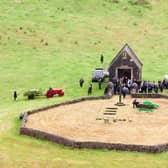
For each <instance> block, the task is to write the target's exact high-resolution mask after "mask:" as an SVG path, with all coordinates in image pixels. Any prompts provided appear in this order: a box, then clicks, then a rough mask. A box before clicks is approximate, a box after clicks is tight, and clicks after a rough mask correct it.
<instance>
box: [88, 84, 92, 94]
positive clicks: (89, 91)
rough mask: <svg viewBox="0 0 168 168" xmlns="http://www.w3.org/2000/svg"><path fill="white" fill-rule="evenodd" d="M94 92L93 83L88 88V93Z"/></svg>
mask: <svg viewBox="0 0 168 168" xmlns="http://www.w3.org/2000/svg"><path fill="white" fill-rule="evenodd" d="M91 94H92V84H90V86H89V88H88V95H91Z"/></svg>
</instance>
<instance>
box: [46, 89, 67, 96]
mask: <svg viewBox="0 0 168 168" xmlns="http://www.w3.org/2000/svg"><path fill="white" fill-rule="evenodd" d="M54 95H58V96H64V91H63V90H62V89H56V88H54V89H53V88H49V90H48V91H47V93H46V96H47V97H48V98H51V97H53V96H54Z"/></svg>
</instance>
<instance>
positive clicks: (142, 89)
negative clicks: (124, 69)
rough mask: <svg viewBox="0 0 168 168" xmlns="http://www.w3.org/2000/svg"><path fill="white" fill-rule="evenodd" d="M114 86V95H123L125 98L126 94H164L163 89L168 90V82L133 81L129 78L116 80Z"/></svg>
mask: <svg viewBox="0 0 168 168" xmlns="http://www.w3.org/2000/svg"><path fill="white" fill-rule="evenodd" d="M113 84H114V94H119V93H120V88H121V93H122V94H123V97H125V96H126V94H133V93H156V94H157V93H158V92H161V93H162V92H163V89H165V88H166V89H168V82H167V81H166V80H163V81H160V80H159V81H157V82H155V81H145V80H144V81H137V80H131V79H128V78H127V77H123V78H121V79H115V80H113Z"/></svg>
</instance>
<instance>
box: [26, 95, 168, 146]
mask: <svg viewBox="0 0 168 168" xmlns="http://www.w3.org/2000/svg"><path fill="white" fill-rule="evenodd" d="M137 100H138V101H140V102H143V101H144V100H150V101H151V102H152V103H155V104H158V105H159V108H158V109H156V110H154V112H138V111H137V109H133V107H132V101H133V99H132V98H130V97H128V96H127V97H126V98H125V100H124V103H125V104H126V106H122V107H117V106H115V105H114V104H115V103H116V102H117V101H118V96H114V97H113V98H112V99H104V100H90V101H82V102H79V103H75V104H69V105H62V106H58V107H55V108H52V109H48V110H44V111H41V112H38V113H34V114H31V115H29V117H28V121H27V123H26V128H32V129H35V130H40V131H43V132H48V133H51V134H55V135H57V136H60V137H65V138H67V139H71V140H75V141H78V142H80V141H82V142H85V141H86V142H90V141H92V142H105V143H121V144H135V145H157V144H163V143H167V142H168V133H167V132H168V110H167V109H168V100H167V99H162V98H160V99H149V98H148V99H137ZM113 107H117V108H118V109H117V110H116V115H104V114H103V113H105V112H107V110H109V109H107V108H113ZM114 111H115V110H114ZM107 113H108V112H107ZM114 113H115V112H114ZM103 118H108V119H109V123H107V124H105V123H104V119H103Z"/></svg>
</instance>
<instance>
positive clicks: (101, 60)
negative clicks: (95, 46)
mask: <svg viewBox="0 0 168 168" xmlns="http://www.w3.org/2000/svg"><path fill="white" fill-rule="evenodd" d="M100 62H101V64H103V62H104V56H103V54H101V55H100Z"/></svg>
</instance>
